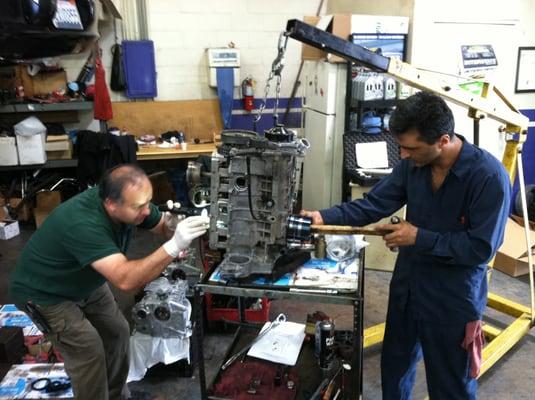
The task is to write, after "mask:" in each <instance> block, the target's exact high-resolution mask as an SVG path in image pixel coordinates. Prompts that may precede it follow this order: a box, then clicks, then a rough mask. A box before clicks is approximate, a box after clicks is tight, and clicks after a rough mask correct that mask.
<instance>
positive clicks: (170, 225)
mask: <svg viewBox="0 0 535 400" xmlns="http://www.w3.org/2000/svg"><path fill="white" fill-rule="evenodd" d="M184 218H186V217H185V215H182V214H173V213H170V212H169V211H166V212H164V213H163V222H164V223H165V227H166V228H167V229H169V230H170V231H171V232H174V231H175V230H176V226H177V225H178V223H179V222H180V221H182V220H183V219H184Z"/></svg>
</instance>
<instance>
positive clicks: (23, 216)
mask: <svg viewBox="0 0 535 400" xmlns="http://www.w3.org/2000/svg"><path fill="white" fill-rule="evenodd" d="M21 202H22V199H21V198H20V197H11V198H10V199H9V205H10V206H11V207H12V208H14V209H16V213H17V220H19V221H29V220H30V218H31V217H32V207H31V204H30V202H28V201H25V202H24V204H22V205H21V206H20V207H19V204H20V203H21Z"/></svg>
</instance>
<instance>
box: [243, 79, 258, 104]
mask: <svg viewBox="0 0 535 400" xmlns="http://www.w3.org/2000/svg"><path fill="white" fill-rule="evenodd" d="M254 85H255V81H254V80H253V78H251V77H249V76H248V77H247V78H245V79H244V80H243V82H242V83H241V93H242V97H243V108H244V109H245V110H247V111H253V110H254Z"/></svg>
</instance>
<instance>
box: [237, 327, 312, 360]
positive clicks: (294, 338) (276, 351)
mask: <svg viewBox="0 0 535 400" xmlns="http://www.w3.org/2000/svg"><path fill="white" fill-rule="evenodd" d="M269 325H270V322H266V324H265V325H264V326H263V327H262V331H263V330H264V329H266V328H267V327H268V326H269ZM262 331H261V332H262ZM303 340H305V325H304V324H297V323H295V322H283V323H282V324H280V325H278V326H276V327H274V328H273V329H271V330H270V331H269V332H268V333H267V334H266V336H264V337H263V338H262V339H260V340H259V341H258V342H256V343H255V344H254V345H253V346H252V347H251V349H250V350H249V352H248V353H247V355H248V356H251V357H256V358H261V359H263V360H268V361H273V362H276V363H280V364H284V365H295V363H296V362H297V357H298V356H299V352H300V351H301V346H302V344H303Z"/></svg>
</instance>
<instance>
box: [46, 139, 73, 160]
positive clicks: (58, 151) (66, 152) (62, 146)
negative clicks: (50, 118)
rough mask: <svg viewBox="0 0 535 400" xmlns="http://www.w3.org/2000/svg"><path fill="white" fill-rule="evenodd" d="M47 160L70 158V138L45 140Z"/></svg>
mask: <svg viewBox="0 0 535 400" xmlns="http://www.w3.org/2000/svg"><path fill="white" fill-rule="evenodd" d="M45 151H46V158H47V159H48V160H70V159H71V158H72V142H71V141H70V140H61V141H49V139H48V138H47V141H46V143H45Z"/></svg>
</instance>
